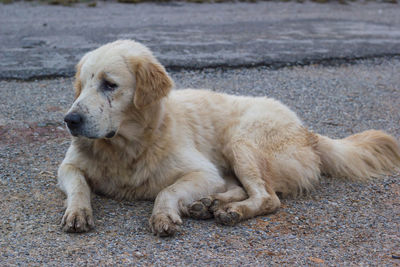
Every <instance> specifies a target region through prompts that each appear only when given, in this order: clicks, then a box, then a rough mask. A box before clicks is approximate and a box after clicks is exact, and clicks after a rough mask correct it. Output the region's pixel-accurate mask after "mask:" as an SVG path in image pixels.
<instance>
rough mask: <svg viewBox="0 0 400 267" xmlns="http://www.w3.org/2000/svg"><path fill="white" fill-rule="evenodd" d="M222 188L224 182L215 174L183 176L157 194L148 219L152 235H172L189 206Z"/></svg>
mask: <svg viewBox="0 0 400 267" xmlns="http://www.w3.org/2000/svg"><path fill="white" fill-rule="evenodd" d="M224 188H225V182H224V180H223V178H222V177H220V176H219V175H218V174H217V173H209V172H202V171H195V172H191V173H188V174H185V175H184V176H182V177H181V178H180V179H178V180H177V181H176V182H175V183H174V184H172V185H170V186H168V187H167V188H165V189H164V190H162V191H161V192H160V193H159V194H158V196H157V198H156V201H155V204H154V209H153V214H152V216H151V218H150V227H151V229H152V231H153V233H154V234H155V235H158V236H169V235H173V234H174V233H175V232H176V231H177V230H178V225H180V224H182V219H181V215H188V206H189V205H190V204H192V203H193V202H194V201H195V200H198V199H201V198H203V197H206V196H209V195H210V194H213V193H216V192H220V191H222V190H224Z"/></svg>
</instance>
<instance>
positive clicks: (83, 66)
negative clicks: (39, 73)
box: [64, 40, 173, 139]
mask: <svg viewBox="0 0 400 267" xmlns="http://www.w3.org/2000/svg"><path fill="white" fill-rule="evenodd" d="M172 86H173V82H172V80H171V78H170V77H169V76H168V74H167V73H166V71H165V69H164V67H163V66H162V65H161V64H160V63H159V62H158V61H157V59H156V58H155V57H154V56H153V55H152V53H151V52H150V50H149V49H147V48H146V47H145V46H143V45H141V44H139V43H137V42H134V41H130V40H120V41H116V42H113V43H109V44H106V45H104V46H101V47H100V48H98V49H96V50H93V51H91V52H89V53H87V54H86V55H85V56H83V58H82V59H81V61H80V62H79V63H78V65H77V71H76V76H75V101H74V103H73V105H72V107H71V108H70V110H69V111H68V113H67V114H66V116H65V118H64V120H65V122H66V123H67V126H68V129H69V131H70V132H71V134H72V135H74V136H84V137H88V138H95V139H98V138H112V137H113V136H114V135H115V134H116V133H117V132H118V129H119V128H120V126H121V124H122V123H123V120H124V118H125V117H126V113H127V112H128V110H132V109H135V110H144V109H146V108H147V107H149V106H151V105H154V104H156V103H158V102H159V101H160V100H161V99H162V98H163V97H165V96H167V95H168V93H169V91H170V90H171V87H172Z"/></svg>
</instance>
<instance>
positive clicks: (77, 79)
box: [74, 62, 82, 100]
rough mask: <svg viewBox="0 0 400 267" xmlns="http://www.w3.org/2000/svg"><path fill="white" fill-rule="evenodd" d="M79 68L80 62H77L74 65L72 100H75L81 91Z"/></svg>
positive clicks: (80, 66)
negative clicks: (73, 93) (73, 94)
mask: <svg viewBox="0 0 400 267" xmlns="http://www.w3.org/2000/svg"><path fill="white" fill-rule="evenodd" d="M81 68H82V62H79V63H78V64H77V65H76V73H75V82H74V88H75V96H74V100H76V99H77V98H78V97H79V95H80V94H81V92H82V81H81V78H80V76H81Z"/></svg>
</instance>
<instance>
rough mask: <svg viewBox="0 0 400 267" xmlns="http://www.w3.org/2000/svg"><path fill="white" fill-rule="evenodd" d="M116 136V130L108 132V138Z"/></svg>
mask: <svg viewBox="0 0 400 267" xmlns="http://www.w3.org/2000/svg"><path fill="white" fill-rule="evenodd" d="M114 136H115V131H111V132H109V133H108V134H106V138H113V137H114Z"/></svg>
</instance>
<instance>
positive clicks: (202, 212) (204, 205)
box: [189, 198, 214, 220]
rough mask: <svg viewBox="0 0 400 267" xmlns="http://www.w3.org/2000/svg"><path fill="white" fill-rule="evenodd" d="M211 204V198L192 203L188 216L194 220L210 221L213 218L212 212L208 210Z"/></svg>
mask: <svg viewBox="0 0 400 267" xmlns="http://www.w3.org/2000/svg"><path fill="white" fill-rule="evenodd" d="M211 204H212V199H211V198H202V199H200V200H199V201H195V202H193V204H192V205H190V207H189V215H190V217H192V218H195V219H202V220H206V219H210V218H212V217H214V216H213V214H212V212H210V210H209V208H210V206H211Z"/></svg>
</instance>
